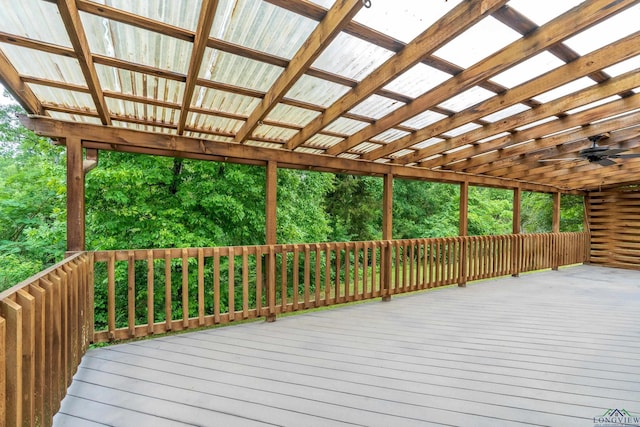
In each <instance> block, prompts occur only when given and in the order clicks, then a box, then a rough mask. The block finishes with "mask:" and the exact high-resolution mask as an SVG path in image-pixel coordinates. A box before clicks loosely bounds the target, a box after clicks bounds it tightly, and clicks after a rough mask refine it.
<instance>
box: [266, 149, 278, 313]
mask: <svg viewBox="0 0 640 427" xmlns="http://www.w3.org/2000/svg"><path fill="white" fill-rule="evenodd" d="M277 192H278V163H277V162H275V161H270V162H267V169H266V225H265V226H266V236H265V240H266V241H265V243H266V244H267V245H275V244H276V243H277V240H278V238H277V217H276V212H277V209H276V208H277V203H278V198H277ZM275 266H276V263H275V253H273V250H272V249H270V250H269V255H268V261H267V263H266V265H265V269H264V271H265V272H266V276H267V281H266V292H265V295H266V302H267V304H268V306H269V314H267V317H266V321H267V322H274V321H275V320H276V313H275V301H276V296H275Z"/></svg>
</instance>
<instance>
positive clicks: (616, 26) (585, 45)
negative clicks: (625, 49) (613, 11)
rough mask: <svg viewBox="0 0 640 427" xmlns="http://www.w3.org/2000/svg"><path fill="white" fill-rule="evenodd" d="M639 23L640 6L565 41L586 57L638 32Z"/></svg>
mask: <svg viewBox="0 0 640 427" xmlns="http://www.w3.org/2000/svg"><path fill="white" fill-rule="evenodd" d="M639 22H640V4H638V5H636V6H633V7H631V8H629V9H628V10H626V11H625V12H624V13H619V14H617V15H615V16H613V17H611V18H609V19H607V20H605V21H603V22H601V23H599V24H598V25H594V26H593V27H591V28H589V29H587V30H585V31H583V32H581V33H580V34H577V35H576V36H574V37H571V38H569V39H567V40H565V42H564V43H565V44H566V45H567V46H569V47H570V48H572V49H573V50H575V51H576V52H578V53H579V54H580V55H586V54H587V53H589V52H593V51H594V50H597V49H599V48H601V47H604V46H606V45H608V44H610V43H613V42H615V41H616V40H619V39H621V38H623V37H625V36H628V35H629V34H632V33H634V32H636V31H638V23H639Z"/></svg>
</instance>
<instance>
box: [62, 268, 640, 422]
mask: <svg viewBox="0 0 640 427" xmlns="http://www.w3.org/2000/svg"><path fill="white" fill-rule="evenodd" d="M610 408H619V409H623V408H624V409H626V410H627V411H629V412H631V413H636V414H637V413H640V272H633V271H625V270H614V269H606V268H601V267H595V266H578V267H571V268H566V269H561V270H560V271H555V272H554V271H548V272H542V273H535V274H530V275H523V276H521V277H519V278H503V279H498V280H491V281H482V282H477V283H472V284H469V285H468V286H467V288H457V287H449V288H442V289H437V290H433V291H429V292H424V293H418V294H413V295H406V296H395V297H393V299H392V301H391V302H389V303H381V302H379V301H373V302H367V303H363V304H359V305H351V306H346V307H340V308H336V309H333V310H326V311H316V312H310V313H304V314H299V315H296V316H289V317H283V318H279V319H278V321H277V322H275V323H272V324H267V323H264V322H255V323H248V324H241V325H233V326H230V327H224V328H216V329H210V330H205V331H199V332H191V333H185V334H180V335H172V336H163V337H159V338H155V339H150V340H144V341H137V342H131V343H126V344H119V345H114V346H109V347H104V348H99V349H93V350H90V351H89V352H88V353H87V354H86V355H85V357H84V359H83V361H82V364H81V366H80V368H79V370H78V373H77V374H76V376H75V379H74V382H73V384H72V385H71V387H70V389H69V394H68V396H67V398H65V400H64V401H63V403H62V407H61V409H60V412H59V413H58V415H56V417H55V419H54V424H55V425H56V426H76V425H78V426H82V425H94V424H91V423H92V422H94V423H98V425H113V426H146V425H150V426H154V427H156V426H164V425H173V426H175V425H199V426H236V425H237V426H253V425H289V426H314V425H315V426H331V425H362V426H428V425H452V426H510V425H551V426H574V425H575V426H590V427H591V426H593V424H594V423H593V417H596V416H599V415H602V414H603V413H604V412H605V411H606V410H607V409H610Z"/></svg>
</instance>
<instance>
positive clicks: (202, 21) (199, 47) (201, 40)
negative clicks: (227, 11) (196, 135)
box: [178, 0, 218, 135]
mask: <svg viewBox="0 0 640 427" xmlns="http://www.w3.org/2000/svg"><path fill="white" fill-rule="evenodd" d="M217 7H218V0H203V2H202V5H201V6H200V18H199V19H198V27H197V29H196V36H195V39H194V41H193V47H192V49H191V58H190V60H189V71H188V72H187V81H186V83H185V88H184V94H183V95H182V108H181V110H180V118H179V119H178V135H182V134H183V132H184V126H185V124H186V122H187V116H188V115H189V107H190V106H191V98H193V93H194V91H195V88H196V83H197V82H198V74H199V72H200V68H201V66H202V59H203V57H204V52H205V49H206V47H207V41H208V40H209V33H210V32H211V26H212V25H213V20H214V18H215V16H216V8H217Z"/></svg>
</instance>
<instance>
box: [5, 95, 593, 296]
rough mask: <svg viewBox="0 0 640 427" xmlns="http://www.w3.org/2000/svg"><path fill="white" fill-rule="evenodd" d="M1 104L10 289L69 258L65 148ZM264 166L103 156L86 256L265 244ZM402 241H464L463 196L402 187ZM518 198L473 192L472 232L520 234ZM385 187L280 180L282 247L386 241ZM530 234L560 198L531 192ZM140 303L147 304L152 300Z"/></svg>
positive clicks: (90, 207)
mask: <svg viewBox="0 0 640 427" xmlns="http://www.w3.org/2000/svg"><path fill="white" fill-rule="evenodd" d="M18 112H19V107H16V106H0V218H2V221H0V266H1V268H0V290H2V289H4V288H7V287H9V286H11V285H13V284H15V283H17V282H19V281H21V280H23V279H25V278H27V277H28V276H29V275H31V274H34V273H36V272H38V271H39V270H41V269H43V268H44V267H46V266H48V265H50V264H52V263H54V262H56V261H59V260H61V259H62V257H63V254H64V249H65V220H66V218H65V155H64V148H63V147H59V146H56V145H53V144H52V143H51V141H49V140H47V139H45V138H40V137H38V136H36V135H34V134H33V133H31V132H29V131H28V130H26V129H24V128H23V127H22V126H21V125H20V124H19V122H18V121H17V120H16V119H15V114H16V113H18ZM264 187H265V173H264V168H262V167H258V166H246V165H236V164H222V163H213V162H204V161H194V160H183V159H174V158H167V157H152V156H143V155H131V154H126V153H116V152H101V153H100V162H99V166H98V167H97V168H96V169H94V170H93V171H92V172H91V173H89V174H88V175H87V179H86V191H87V203H86V207H87V248H88V249H95V250H97V249H128V248H162V247H187V246H224V245H254V244H262V243H264V225H265V200H264ZM393 197H394V198H393V214H394V220H393V237H394V238H398V239H403V238H416V237H438V236H453V235H457V234H458V222H459V214H458V207H459V197H460V191H459V186H457V185H452V184H437V183H428V182H421V181H409V180H401V179H397V180H395V181H394V196H393ZM512 199H513V193H512V192H511V191H507V190H499V189H491V188H477V187H471V189H470V192H469V234H472V235H482V234H505V233H509V232H511V219H512V204H513V200H512ZM381 200H382V179H381V178H377V177H359V176H353V175H344V174H337V175H334V174H329V173H317V172H308V171H295V170H284V169H280V170H278V207H277V212H278V230H277V232H278V241H279V242H290V243H297V242H323V241H347V240H372V239H379V238H381V237H382V233H381V228H382V227H381V224H382V210H381ZM562 200H563V217H562V230H563V231H573V230H579V229H580V228H581V227H582V200H581V199H580V198H576V197H573V198H572V197H563V199H562ZM522 203H523V209H522V215H523V217H522V226H523V231H524V232H545V231H550V230H551V210H552V205H551V199H550V196H549V195H546V194H538V193H524V194H523V201H522ZM140 297H144V295H141V296H140Z"/></svg>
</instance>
